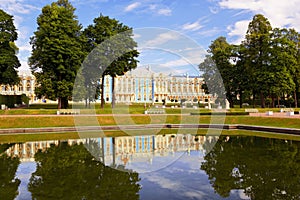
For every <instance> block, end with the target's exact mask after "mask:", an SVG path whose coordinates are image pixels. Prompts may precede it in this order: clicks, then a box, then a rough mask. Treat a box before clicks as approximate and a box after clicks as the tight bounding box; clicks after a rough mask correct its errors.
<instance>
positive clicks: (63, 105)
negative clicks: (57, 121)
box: [61, 97, 69, 109]
mask: <svg viewBox="0 0 300 200" xmlns="http://www.w3.org/2000/svg"><path fill="white" fill-rule="evenodd" d="M68 107H69V101H68V97H61V108H62V109H66V108H68Z"/></svg>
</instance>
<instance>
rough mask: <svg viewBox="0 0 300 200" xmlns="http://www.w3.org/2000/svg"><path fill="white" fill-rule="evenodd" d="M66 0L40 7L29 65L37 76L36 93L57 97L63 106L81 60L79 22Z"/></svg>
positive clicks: (66, 101) (32, 39)
mask: <svg viewBox="0 0 300 200" xmlns="http://www.w3.org/2000/svg"><path fill="white" fill-rule="evenodd" d="M74 11H75V8H73V7H72V5H71V4H70V3H69V2H68V0H59V1H57V2H54V3H52V4H51V5H47V6H45V7H44V8H43V9H42V14H41V15H40V16H39V17H38V19H37V23H38V28H37V31H35V32H34V36H33V37H32V38H31V42H30V43H31V45H32V48H33V51H32V55H31V57H30V58H29V65H30V68H31V70H32V71H33V73H34V75H36V77H37V82H38V84H39V87H37V90H36V91H37V94H38V95H39V96H45V97H46V98H49V99H55V98H57V99H58V101H59V105H58V107H59V108H60V107H62V108H66V107H67V106H68V99H69V98H70V97H71V94H72V90H73V84H74V81H75V77H76V74H77V71H78V69H79V67H80V65H81V62H82V60H83V56H84V54H83V52H82V43H81V37H80V30H81V25H79V23H78V20H77V17H76V16H75V15H74Z"/></svg>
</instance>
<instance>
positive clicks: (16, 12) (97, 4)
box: [0, 0, 300, 75]
mask: <svg viewBox="0 0 300 200" xmlns="http://www.w3.org/2000/svg"><path fill="white" fill-rule="evenodd" d="M51 2H53V1H50V0H0V8H1V9H3V10H4V11H5V12H7V13H9V14H11V15H13V16H14V19H15V25H16V27H17V29H18V33H19V39H18V41H17V46H18V47H19V48H20V51H19V55H18V57H19V60H20V61H21V64H22V67H21V68H20V69H19V70H26V69H29V67H28V64H27V60H28V57H29V56H30V54H31V46H30V44H29V38H30V36H32V35H33V32H34V31H35V30H36V28H37V25H36V18H37V17H38V15H39V14H41V9H42V7H43V6H45V5H47V4H50V3H51ZM70 2H71V3H72V5H73V6H74V7H75V8H76V12H75V14H76V15H77V16H78V20H79V22H80V23H81V24H82V25H83V27H86V26H87V25H89V24H91V23H92V21H93V19H94V18H95V17H98V16H99V15H100V13H102V14H103V15H108V16H110V17H111V18H115V19H117V20H119V21H120V22H122V23H123V24H126V25H128V26H130V27H132V28H133V29H134V33H135V34H136V40H137V41H138V44H139V50H140V52H141V55H140V57H139V58H138V59H139V61H140V63H139V66H145V65H150V66H151V68H152V69H153V71H157V72H158V71H162V72H172V73H173V74H184V73H189V74H195V75H196V74H198V73H199V72H198V69H197V65H198V64H199V63H200V62H202V61H203V57H204V55H205V54H206V50H207V49H208V46H209V45H210V43H211V42H212V41H213V40H215V39H216V38H217V37H219V36H225V37H226V38H227V40H228V42H230V43H234V44H237V43H239V42H240V41H241V40H243V38H244V36H245V33H246V30H247V26H248V24H249V22H250V21H251V20H252V17H253V16H254V15H255V14H257V13H260V14H263V15H264V16H265V17H267V18H268V19H269V21H270V22H271V25H272V27H293V28H295V29H296V30H297V31H298V32H299V30H300V6H299V5H300V0H289V1H288V2H286V1H278V0H184V1H183V0H140V1H125V0H118V1H117V0H70Z"/></svg>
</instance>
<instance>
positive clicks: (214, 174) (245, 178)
mask: <svg viewBox="0 0 300 200" xmlns="http://www.w3.org/2000/svg"><path fill="white" fill-rule="evenodd" d="M228 139H229V140H228ZM204 159H205V161H204V162H203V163H202V166H201V169H202V170H204V171H206V173H207V174H208V176H209V179H210V181H211V184H212V186H213V187H214V189H215V191H216V192H217V193H218V194H220V195H221V196H223V197H227V196H229V194H230V190H232V189H244V191H245V194H247V195H248V196H249V197H251V198H252V199H263V200H265V199H300V184H299V181H300V142H296V141H284V140H276V139H266V138H257V137H230V138H228V137H227V138H226V137H220V138H219V141H218V142H217V143H216V145H215V147H214V149H212V150H211V151H210V152H209V153H208V154H207V155H206V156H205V158H204Z"/></svg>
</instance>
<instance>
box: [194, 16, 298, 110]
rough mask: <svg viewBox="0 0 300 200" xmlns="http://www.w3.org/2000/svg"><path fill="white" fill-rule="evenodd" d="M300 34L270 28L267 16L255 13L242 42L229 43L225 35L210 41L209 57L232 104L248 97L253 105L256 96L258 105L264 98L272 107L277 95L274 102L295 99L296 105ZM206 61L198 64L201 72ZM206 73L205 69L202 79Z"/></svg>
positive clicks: (264, 104)
mask: <svg viewBox="0 0 300 200" xmlns="http://www.w3.org/2000/svg"><path fill="white" fill-rule="evenodd" d="M299 37H300V36H299V33H297V32H296V31H295V30H294V29H286V28H281V29H280V28H272V26H271V24H270V22H269V21H268V19H267V18H266V17H264V16H263V15H261V14H257V15H255V16H254V17H253V19H252V21H251V22H250V23H249V26H248V30H247V33H246V35H245V40H243V41H242V42H241V44H239V45H233V44H229V43H227V41H226V38H225V37H219V38H217V39H216V40H214V41H213V42H212V44H211V45H210V47H209V50H208V52H209V53H210V55H209V56H210V57H211V59H212V61H213V62H214V63H215V66H216V68H217V71H218V72H219V73H220V74H221V76H222V80H223V82H224V86H225V89H226V98H227V99H228V100H229V102H230V105H231V107H232V106H233V104H234V103H235V101H236V100H237V99H238V98H239V100H240V107H242V103H243V101H245V100H246V101H248V102H249V101H250V99H251V98H252V100H253V102H252V104H253V106H255V100H256V97H257V95H259V97H260V98H259V99H260V104H261V107H265V106H266V101H265V98H268V99H271V100H270V102H271V104H269V106H272V107H274V106H275V99H276V98H277V105H279V104H281V102H280V101H279V99H280V98H281V99H282V101H287V99H294V100H295V106H296V107H297V100H298V99H299V95H298V94H299V92H300V91H299V80H300V78H299V71H300V62H299V52H300V51H299V41H300V40H299ZM207 62H208V60H207V59H206V60H204V62H203V63H201V64H200V65H199V68H200V71H201V70H203V67H204V66H205V65H206V64H207ZM205 63H206V64H205ZM206 75H207V74H206V73H205V72H204V78H205V76H206ZM216 84H217V85H218V83H216ZM290 102H291V101H290Z"/></svg>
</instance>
